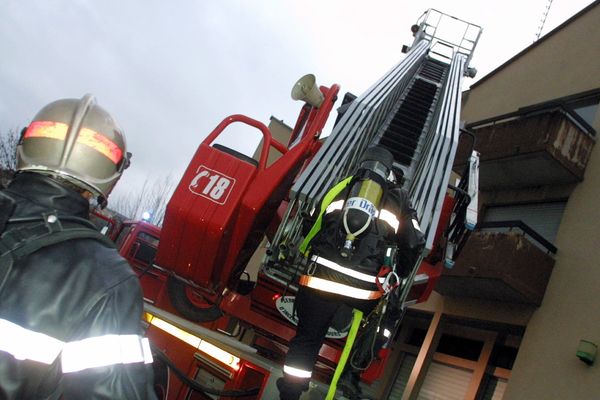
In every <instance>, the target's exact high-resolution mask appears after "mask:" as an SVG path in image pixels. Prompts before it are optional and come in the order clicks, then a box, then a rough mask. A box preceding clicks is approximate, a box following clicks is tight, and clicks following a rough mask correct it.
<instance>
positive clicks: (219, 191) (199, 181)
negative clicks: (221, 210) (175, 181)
mask: <svg viewBox="0 0 600 400" xmlns="http://www.w3.org/2000/svg"><path fill="white" fill-rule="evenodd" d="M234 184H235V179H233V178H231V177H229V176H227V175H224V174H222V173H220V172H218V171H215V170H212V169H210V168H206V167H205V166H204V165H201V166H200V167H198V170H197V171H196V176H195V177H194V179H192V181H191V182H190V186H189V189H190V191H191V192H192V193H195V194H198V195H200V196H202V197H206V198H207V199H209V200H212V201H214V202H215V203H218V204H225V201H227V198H228V197H229V193H231V189H232V188H233V185H234Z"/></svg>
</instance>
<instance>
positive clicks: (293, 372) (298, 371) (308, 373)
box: [283, 365, 312, 378]
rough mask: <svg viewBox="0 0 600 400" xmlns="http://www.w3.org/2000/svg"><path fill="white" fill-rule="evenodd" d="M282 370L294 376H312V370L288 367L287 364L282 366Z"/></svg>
mask: <svg viewBox="0 0 600 400" xmlns="http://www.w3.org/2000/svg"><path fill="white" fill-rule="evenodd" d="M283 372H284V373H286V374H288V375H291V376H295V377H296V378H310V377H311V376H312V371H307V370H305V369H300V368H294V367H290V366H289V365H284V366H283Z"/></svg>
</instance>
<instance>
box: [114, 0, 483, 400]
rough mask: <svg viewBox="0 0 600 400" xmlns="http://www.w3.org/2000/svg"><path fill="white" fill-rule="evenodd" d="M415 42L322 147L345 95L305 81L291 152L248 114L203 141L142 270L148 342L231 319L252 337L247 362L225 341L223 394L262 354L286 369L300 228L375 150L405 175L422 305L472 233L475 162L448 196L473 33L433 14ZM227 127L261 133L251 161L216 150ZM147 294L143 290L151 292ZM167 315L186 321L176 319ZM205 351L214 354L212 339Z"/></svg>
mask: <svg viewBox="0 0 600 400" xmlns="http://www.w3.org/2000/svg"><path fill="white" fill-rule="evenodd" d="M447 24H449V25H450V26H452V27H453V30H452V35H451V36H452V37H451V38H447V37H446V36H445V35H444V32H442V28H443V27H444V25H447ZM457 28H458V30H459V31H458V32H457ZM412 32H413V35H414V41H413V43H412V45H411V46H410V47H408V46H405V47H404V48H403V51H404V52H405V53H406V56H405V57H404V59H403V60H402V61H400V62H399V63H398V64H397V65H396V66H395V67H393V68H392V69H391V70H390V71H389V72H387V73H386V74H385V75H384V76H383V77H382V78H381V79H379V80H378V81H377V82H376V83H375V84H374V85H373V86H371V87H370V88H369V89H368V90H367V91H365V93H363V94H362V95H360V96H358V97H355V96H353V95H351V94H349V93H348V94H346V96H345V97H344V100H343V103H342V106H341V107H340V108H339V110H338V118H337V121H336V122H335V125H334V127H333V131H332V133H331V134H330V135H329V136H328V137H326V138H325V139H324V140H323V139H321V138H320V136H321V133H322V131H323V129H324V127H325V123H326V121H327V118H328V116H329V114H330V111H331V110H332V108H333V105H334V103H335V101H336V99H337V96H338V92H339V86H337V85H332V86H331V87H324V86H320V87H319V86H317V85H316V83H314V82H313V81H312V77H308V78H305V79H303V80H301V81H299V82H298V85H301V86H306V87H305V88H303V89H306V90H302V91H299V92H298V91H297V90H296V91H295V93H294V95H293V97H295V98H298V99H301V100H304V101H306V104H304V106H303V107H302V109H301V112H300V116H299V117H298V121H297V122H296V125H295V126H294V128H293V130H292V133H291V138H290V140H289V142H288V143H287V145H286V144H283V143H280V142H278V141H277V140H275V139H273V138H272V136H271V133H270V131H269V129H268V128H267V127H266V126H265V125H263V124H262V123H260V122H258V121H256V120H253V119H251V118H249V117H246V116H243V115H233V116H230V117H228V118H226V119H225V120H224V121H223V122H222V123H221V124H219V126H217V128H216V129H215V130H214V131H213V132H212V133H211V134H209V135H208V136H207V138H206V139H205V140H204V141H203V142H202V144H201V145H200V147H199V148H198V150H197V151H196V153H195V155H194V157H193V159H192V161H191V162H190V164H189V166H188V168H187V170H186V172H185V173H184V175H183V177H182V179H181V181H180V183H179V185H178V187H177V188H176V190H175V193H174V194H173V196H172V198H171V200H170V202H169V204H168V206H167V211H166V214H165V219H164V225H163V228H162V232H160V242H159V243H158V251H157V253H156V257H154V258H153V259H152V260H151V261H149V263H148V266H147V267H146V268H145V269H144V270H143V272H142V273H143V274H144V275H146V277H145V278H147V275H148V274H149V271H150V273H155V274H156V276H159V275H160V276H164V277H165V278H164V279H166V289H165V290H162V289H160V290H158V291H157V292H156V293H158V294H155V295H152V296H151V297H152V299H151V300H150V302H151V303H152V304H149V305H148V307H147V310H150V311H149V313H148V323H149V324H150V325H151V327H150V331H149V337H150V338H151V339H152V337H153V336H152V335H153V329H155V328H156V327H158V325H156V324H153V323H152V321H155V322H156V321H162V322H164V323H166V324H169V323H171V324H174V326H176V327H177V329H178V330H179V331H181V330H183V331H186V332H192V331H193V332H195V333H194V334H193V335H192V337H196V338H200V337H203V336H202V335H203V333H202V332H204V331H205V330H206V329H209V330H210V329H213V330H217V329H218V330H221V331H225V332H228V333H229V334H230V335H231V331H228V329H229V328H227V327H225V325H231V323H232V322H233V323H234V325H235V324H237V325H238V326H243V327H245V329H247V328H251V329H252V331H253V334H254V338H253V340H252V342H251V343H250V344H249V345H250V347H251V348H252V349H254V350H253V351H252V352H250V351H245V350H240V348H242V349H243V348H244V346H235V345H232V343H231V341H230V340H223V343H225V344H224V345H223V346H224V347H225V348H228V349H230V353H231V354H234V353H235V355H236V356H235V360H237V361H235V367H232V368H233V369H231V370H229V369H227V368H229V367H231V366H221V367H220V368H221V370H227V371H230V372H229V374H228V375H227V374H226V376H229V378H222V379H223V382H225V380H226V379H230V381H227V382H229V383H223V386H224V387H226V388H232V387H235V383H234V382H246V383H245V384H247V380H246V381H244V380H243V379H241V378H240V379H238V378H235V376H236V373H237V372H238V371H241V370H244V371H250V370H251V368H250V369H248V368H246V367H240V365H245V364H244V363H243V360H244V354H250V353H252V356H251V357H250V356H249V359H250V358H251V359H253V360H255V361H253V363H249V364H248V365H250V364H252V365H257V363H258V361H256V359H257V357H258V356H262V357H266V358H270V359H271V360H272V361H273V360H274V361H276V362H281V357H282V356H283V355H284V354H285V351H286V346H287V343H289V340H290V339H291V338H292V337H293V335H294V331H295V328H294V323H295V320H294V315H293V313H292V312H291V310H292V305H293V299H294V294H295V292H296V291H297V288H298V285H297V281H298V277H299V276H300V274H301V273H302V272H303V268H305V267H306V265H305V263H303V261H302V255H301V254H300V251H299V247H300V244H301V242H302V240H303V237H302V229H301V227H302V225H303V222H304V219H305V218H307V217H308V216H309V215H310V213H311V211H312V210H313V209H314V208H315V207H316V206H317V203H318V202H319V201H320V199H321V197H322V196H323V194H324V193H325V192H326V191H327V190H328V189H329V188H330V187H331V186H332V185H333V184H335V183H336V182H338V181H339V180H340V179H342V178H344V177H346V176H348V175H351V174H352V173H353V171H354V169H355V168H356V166H357V162H358V160H359V159H360V157H361V155H362V154H363V152H364V151H365V150H366V149H367V148H368V147H369V146H371V145H375V144H378V145H380V146H383V147H385V148H387V149H388V150H389V151H390V152H391V153H392V154H393V156H394V170H395V172H396V174H397V175H399V176H401V177H402V185H403V187H405V188H406V189H407V190H408V192H409V195H410V200H411V202H412V204H413V207H414V208H415V209H416V210H417V213H418V217H419V220H420V225H421V230H422V231H423V232H424V233H425V236H426V246H425V251H424V253H423V256H422V257H421V259H420V260H419V261H418V262H417V264H416V265H414V267H413V268H412V269H411V272H410V274H409V276H408V277H407V278H405V279H404V280H403V281H402V282H401V286H400V296H399V298H400V303H401V304H402V307H404V308H405V307H407V306H408V305H410V304H414V303H418V302H422V301H425V300H426V299H427V298H428V296H429V295H430V293H431V291H432V290H433V289H434V287H435V283H436V282H437V279H438V278H439V276H440V274H441V270H442V268H443V267H442V266H443V265H444V264H445V265H446V266H447V267H451V266H452V263H453V261H454V259H455V258H456V257H457V255H458V254H459V252H460V248H461V245H462V243H464V240H465V238H466V237H467V236H468V234H469V232H470V231H471V230H472V229H473V228H474V226H475V224H476V210H477V173H478V172H477V168H478V155H477V153H476V152H475V151H473V152H472V156H471V162H470V163H469V166H468V168H467V170H466V171H465V172H464V173H463V174H462V176H461V179H460V182H459V183H457V184H450V185H449V181H450V180H451V174H452V166H453V161H454V156H455V153H456V149H457V146H458V141H459V137H460V136H461V135H462V134H463V133H464V136H468V132H466V131H464V130H463V129H462V128H461V126H460V119H459V117H460V109H461V88H462V86H461V85H462V81H463V78H464V77H473V76H474V75H475V72H476V71H475V70H474V68H472V67H470V66H469V63H470V61H471V58H472V56H473V51H474V50H475V47H476V45H477V42H478V40H479V36H480V34H481V28H480V27H478V26H477V25H474V24H471V23H468V22H466V21H462V20H459V19H457V18H455V17H451V16H449V15H446V14H443V13H441V12H439V11H436V10H433V9H430V10H429V11H427V12H426V13H424V14H423V16H422V17H421V18H420V19H419V21H418V23H417V24H416V25H414V26H413V27H412ZM233 123H242V124H246V125H249V126H252V127H254V128H256V129H258V130H259V131H260V132H261V133H262V135H263V142H262V144H261V152H260V157H259V159H258V160H255V159H252V158H250V157H248V156H245V155H244V154H241V153H239V152H237V151H235V150H232V149H229V148H227V147H225V146H222V145H219V144H216V142H215V141H216V139H217V138H218V136H219V135H220V134H221V133H222V132H223V131H224V130H225V129H226V128H227V127H228V126H229V125H231V124H233ZM273 149H274V150H276V151H277V152H278V153H280V154H281V155H280V157H279V158H278V159H277V160H276V161H275V162H273V163H272V164H270V165H269V164H268V163H267V156H268V154H269V153H270V152H272V151H273ZM450 194H451V195H450ZM265 234H266V236H267V239H268V242H269V244H268V247H267V249H266V251H265V255H264V258H263V261H262V263H261V266H260V270H259V272H258V277H257V281H256V283H252V284H251V285H249V286H248V285H244V283H248V282H245V281H244V280H243V279H242V277H243V276H244V270H245V268H246V266H247V263H248V261H249V260H250V258H251V256H252V254H253V253H254V252H255V250H256V249H257V248H258V247H259V246H260V243H261V241H262V240H263V238H264V237H265ZM156 235H159V233H156ZM135 251H137V250H136V249H133V250H132V251H129V250H127V251H126V252H125V253H126V254H128V255H131V254H134V253H135ZM161 274H162V275H161ZM142 282H144V281H142ZM143 286H144V283H143ZM144 290H145V293H146V287H144ZM148 297H150V296H148ZM171 313H172V314H171ZM174 314H177V315H179V316H180V317H181V316H182V317H184V319H181V318H180V317H172V315H174ZM346 317H348V316H346ZM346 317H344V316H341V317H340V318H341V319H342V320H341V321H337V322H336V323H335V324H334V325H335V326H334V327H332V328H331V329H330V332H329V333H328V339H327V340H326V342H325V343H324V345H323V347H322V349H321V353H320V357H319V361H318V363H317V367H316V369H315V376H316V377H317V379H320V380H321V381H324V382H327V380H328V377H330V376H331V374H332V372H333V370H334V369H335V366H336V363H337V361H338V359H339V357H340V352H341V349H342V348H343V346H344V340H343V339H344V337H345V336H346V335H347V331H348V328H349V324H348V323H347V322H348V321H345V320H344V318H346ZM223 321H224V322H223ZM198 324H202V325H203V326H200V325H198ZM164 326H167V325H163V328H164ZM165 329H166V328H164V329H163V331H164V332H162V333H161V335H163V336H162V337H161V338H160V339H157V340H158V342H159V343H161V346H162V347H163V349H168V348H169V346H168V339H165V336H164V333H165V332H167V333H170V334H173V333H172V332H175V330H172V331H170V332H169V331H166V330H165ZM169 329H171V328H169ZM194 335H195V336H194ZM392 337H393V335H392ZM203 340H204V339H199V341H198V343H203ZM205 341H208V342H211V343H212V344H213V345H215V343H217V344H216V346H218V343H219V339H218V338H216V337H215V336H214V335H208V339H206V340H205ZM194 343H196V342H194ZM198 346H200V344H198ZM173 348H175V347H173ZM257 349H258V350H257ZM181 351H185V350H183V348H182V350H171V352H175V353H176V354H170V356H172V357H174V358H176V359H181V360H183V359H184V356H183V355H182V354H181V353H180V352H181ZM244 352H245V353H244ZM230 353H227V354H230ZM168 355H169V354H168ZM387 355H389V352H388V353H387V354H383V353H382V354H380V355H379V357H378V360H379V361H378V362H375V363H373V365H372V367H370V368H369V369H367V370H366V371H365V372H363V378H364V379H365V381H367V382H372V381H374V380H375V379H377V378H378V377H379V376H380V374H381V372H382V369H383V367H384V365H385V361H386V357H387ZM196 358H197V359H199V358H198V357H196ZM209 358H210V357H209ZM211 360H212V361H211V362H212V364H219V362H217V361H215V360H214V359H211ZM240 360H241V361H240ZM240 363H241V364H240ZM211 368H213V369H214V368H216V367H214V365H213V366H212V367H211ZM244 368H246V369H244ZM269 368H270V367H269ZM269 368H267V367H266V366H263V367H261V368H257V369H256V370H260V371H263V372H261V373H262V374H263V375H265V374H266V375H269V374H270V375H273V374H272V372H264V371H267V370H268V371H271V370H270V369H269ZM216 369H218V368H216ZM248 374H250V373H249V372H248ZM263 375H260V374H259V373H254V375H252V374H250V375H248V376H253V378H251V379H250V378H248V379H250V381H252V382H253V383H255V384H257V385H258V386H260V385H263V386H264V385H271V384H272V383H273V379H272V378H273V376H270V377H266V378H264V377H263V378H260V379H259V378H257V376H263ZM236 379H237V380H236ZM261 379H262V380H261ZM261 382H262V383H261ZM269 390H272V388H271V389H269V388H265V387H263V388H262V389H261V391H260V393H262V394H263V395H264V394H265V393H271V392H270V391H269ZM169 393H174V392H172V391H171V392H169ZM178 393H180V392H178ZM171 397H173V395H171ZM173 398H175V397H173ZM177 398H183V397H181V396H179V397H177ZM211 398H219V397H214V396H211ZM223 398H229V397H223Z"/></svg>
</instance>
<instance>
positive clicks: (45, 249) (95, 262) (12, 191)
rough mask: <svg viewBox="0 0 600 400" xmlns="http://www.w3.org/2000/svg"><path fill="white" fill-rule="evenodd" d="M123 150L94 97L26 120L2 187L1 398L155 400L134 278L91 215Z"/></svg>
mask: <svg viewBox="0 0 600 400" xmlns="http://www.w3.org/2000/svg"><path fill="white" fill-rule="evenodd" d="M130 155H131V154H130V153H127V151H126V146H125V137H124V136H123V133H122V131H121V129H120V128H119V127H118V125H117V124H116V122H115V121H114V119H113V118H112V117H111V115H110V114H109V113H108V112H106V111H105V110H104V109H103V108H101V107H100V106H99V105H97V104H96V102H95V99H94V97H93V96H91V95H86V96H84V97H83V98H82V99H63V100H58V101H55V102H53V103H50V104H48V105H47V106H45V107H44V108H43V109H42V110H41V111H40V112H39V113H38V114H37V115H36V116H35V117H34V119H33V121H32V122H31V123H30V125H29V126H28V127H27V128H26V130H23V133H22V136H21V139H20V142H19V144H18V146H17V174H16V175H15V177H14V179H13V181H12V182H11V183H10V184H9V186H8V187H7V189H5V190H3V191H2V192H0V202H1V205H0V232H3V233H2V235H1V236H0V239H1V240H0V254H1V255H2V257H0V398H2V399H9V400H11V399H58V398H61V399H65V400H68V399H100V398H102V399H109V398H110V399H148V398H150V399H154V398H156V397H155V395H154V393H153V388H152V385H153V382H152V381H153V378H152V372H151V364H150V363H151V362H152V355H151V353H150V350H149V344H148V341H147V339H145V338H144V337H143V331H142V325H141V317H142V307H143V298H142V292H141V287H140V284H139V282H138V280H137V278H136V276H135V274H134V273H133V272H132V270H131V268H130V267H129V265H128V264H127V262H126V261H125V259H123V258H122V257H121V256H120V255H119V254H118V253H117V251H116V249H115V248H114V246H113V247H110V245H109V243H108V242H103V241H102V237H101V236H100V237H97V236H98V235H99V233H98V232H97V231H95V230H93V225H90V224H91V223H90V222H89V221H88V214H89V208H90V199H94V198H95V199H96V202H98V203H100V204H106V199H107V197H108V195H109V193H110V192H111V190H112V188H113V186H114V185H115V184H116V183H117V181H118V180H119V178H120V176H121V174H122V172H123V170H124V169H125V168H127V166H128V164H129V158H130ZM69 235H70V236H69Z"/></svg>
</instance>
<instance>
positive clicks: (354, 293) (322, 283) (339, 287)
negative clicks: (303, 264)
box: [300, 275, 382, 300]
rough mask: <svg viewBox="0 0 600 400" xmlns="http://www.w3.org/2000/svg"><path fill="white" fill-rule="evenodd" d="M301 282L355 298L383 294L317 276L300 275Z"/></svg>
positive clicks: (376, 297)
mask: <svg viewBox="0 0 600 400" xmlns="http://www.w3.org/2000/svg"><path fill="white" fill-rule="evenodd" d="M300 284H301V285H303V286H308V287H311V288H313V289H317V290H322V291H323V292H329V293H335V294H340V295H342V296H347V297H353V298H355V299H363V300H375V299H378V298H380V297H381V295H382V293H381V292H380V291H374V290H365V289H359V288H355V287H352V286H348V285H344V284H342V283H338V282H332V281H328V280H326V279H322V278H317V277H316V276H308V275H302V276H301V277H300Z"/></svg>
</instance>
